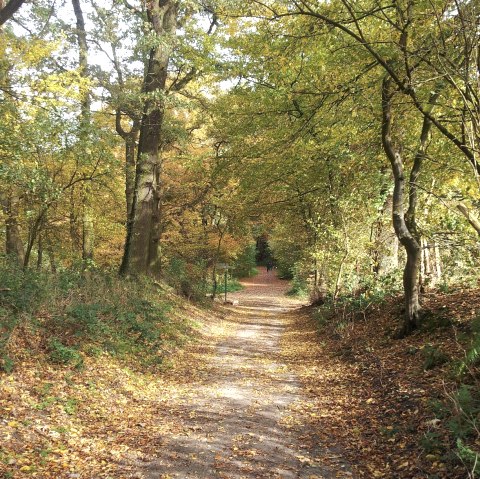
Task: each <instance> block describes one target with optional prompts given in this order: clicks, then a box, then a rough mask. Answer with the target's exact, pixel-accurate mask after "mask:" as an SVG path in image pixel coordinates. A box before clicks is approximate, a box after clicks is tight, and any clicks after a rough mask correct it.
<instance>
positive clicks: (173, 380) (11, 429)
mask: <svg viewBox="0 0 480 479" xmlns="http://www.w3.org/2000/svg"><path fill="white" fill-rule="evenodd" d="M243 285H244V289H243V290H242V291H239V292H236V293H232V294H230V295H229V299H232V300H234V301H235V302H237V301H238V304H237V303H236V304H235V305H232V306H219V307H217V306H215V307H214V308H213V309H211V310H205V309H199V308H195V307H194V306H192V305H188V303H179V304H178V308H177V310H178V314H179V315H180V316H181V317H182V318H183V317H185V318H186V317H189V316H191V317H194V318H195V320H196V321H197V322H198V325H197V327H196V328H197V329H196V330H195V333H194V334H195V335H196V336H197V339H196V340H195V341H192V342H189V343H187V344H185V345H183V346H182V347H181V348H179V349H178V350H175V351H172V353H171V357H172V364H171V365H169V367H168V368H167V367H166V368H165V370H164V371H161V372H160V373H159V372H158V371H157V372H149V371H148V370H141V369H140V370H138V369H135V368H133V367H129V365H125V364H124V363H122V362H121V361H118V360H116V359H115V358H114V357H111V356H109V355H107V354H103V355H101V356H99V357H89V356H85V358H84V364H83V366H82V369H81V370H75V369H74V368H72V367H60V366H58V365H51V364H49V363H48V362H46V361H45V360H44V359H43V357H42V355H41V352H38V351H37V349H38V348H37V347H36V346H35V344H34V340H35V336H34V335H33V336H32V333H31V332H28V331H22V330H21V329H20V330H19V332H18V333H17V336H18V338H17V340H18V342H19V350H21V351H26V353H23V357H22V358H21V361H20V362H19V364H18V367H17V368H16V370H15V371H14V372H13V373H12V374H10V375H3V376H2V377H0V478H2V479H3V478H5V479H7V478H28V477H36V478H42V479H43V478H61V479H94V478H105V479H110V478H111V479H123V478H125V479H126V478H138V479H141V478H143V479H173V478H184V479H187V478H191V479H195V478H197V479H254V478H256V479H294V478H298V479H333V478H339V479H342V478H358V479H360V478H366V479H371V478H373V479H375V478H395V479H414V478H415V479H420V478H430V479H452V478H465V477H467V473H466V470H465V468H463V467H461V465H459V463H458V461H456V462H454V461H452V462H449V461H448V460H445V457H446V451H445V450H444V449H442V448H444V446H445V444H446V443H447V444H448V437H447V435H448V434H447V432H446V431H445V429H444V428H442V427H441V424H440V423H441V421H440V419H438V418H437V416H436V415H435V414H434V413H433V412H432V411H433V409H432V401H434V400H438V401H440V400H442V398H445V397H448V395H449V393H451V392H452V391H453V388H454V386H455V385H454V381H453V380H452V379H451V378H449V375H448V367H449V366H448V362H447V361H443V360H441V361H437V362H438V364H436V363H435V364H433V365H432V367H431V368H430V367H429V368H428V369H427V370H425V369H426V368H425V367H424V366H425V358H426V357H425V345H426V344H427V345H430V346H431V348H433V351H438V350H439V349H436V348H440V349H441V350H442V352H443V354H444V356H442V357H441V358H440V359H442V358H444V357H447V356H448V357H449V358H453V357H459V355H461V354H462V353H464V351H463V350H462V348H461V347H460V345H459V343H458V342H457V341H456V338H455V335H454V334H452V329H451V328H450V326H447V327H445V328H443V329H442V328H440V329H434V330H432V331H421V332H418V333H415V334H414V335H412V336H410V337H409V338H406V339H403V340H392V339H391V336H392V335H391V332H392V327H393V326H394V320H393V319H392V318H395V317H398V316H399V308H400V306H399V304H398V301H397V300H395V299H392V300H391V301H390V302H387V303H385V304H383V305H381V306H378V307H371V308H370V309H369V311H368V312H367V313H366V314H365V315H363V317H362V318H358V317H356V316H353V317H352V318H349V319H348V320H343V319H345V318H343V319H342V315H341V314H340V315H338V314H337V317H332V318H328V321H327V322H325V321H323V323H324V326H322V321H321V320H320V319H319V317H318V311H317V310H316V309H314V308H311V307H306V306H302V301H301V300H298V299H296V298H292V297H288V296H286V295H285V293H286V291H287V289H288V287H289V284H288V282H286V281H281V280H279V279H277V278H276V277H275V275H274V273H272V272H270V273H267V272H266V270H265V269H263V268H262V269H260V274H259V275H258V276H256V277H254V278H251V279H249V280H246V281H244V282H243ZM477 302H478V301H477V294H476V293H475V292H470V293H469V292H468V291H461V292H458V293H457V294H452V295H450V296H445V295H441V296H435V295H432V297H431V298H430V299H428V298H427V304H428V308H429V309H430V310H432V311H437V312H438V311H440V312H441V313H442V314H443V315H444V316H445V315H450V316H451V317H454V316H455V315H457V316H461V317H463V318H466V317H467V316H468V318H470V319H471V318H472V317H474V316H475V315H476V314H477V312H478V310H477V309H475V305H476V304H477ZM445 304H448V305H449V306H448V307H446V306H445ZM315 315H317V317H315ZM437 317H439V314H437ZM468 318H467V319H468ZM325 324H326V325H325ZM448 324H450V323H448ZM431 350H432V349H428V351H431ZM427 359H428V357H427ZM437 359H438V358H437ZM452 394H453V393H452ZM450 397H453V396H452V395H451V394H450Z"/></svg>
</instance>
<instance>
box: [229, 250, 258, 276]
mask: <svg viewBox="0 0 480 479" xmlns="http://www.w3.org/2000/svg"><path fill="white" fill-rule="evenodd" d="M255 257H256V249H255V244H250V245H248V246H247V247H246V248H245V249H244V250H243V252H242V253H241V254H240V255H239V256H238V258H237V259H236V260H235V262H234V264H233V267H232V273H233V276H235V277H236V278H250V277H251V276H255V275H256V274H258V270H257V268H256V267H255V266H256V264H257V263H256V259H255Z"/></svg>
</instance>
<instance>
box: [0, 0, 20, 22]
mask: <svg viewBox="0 0 480 479" xmlns="http://www.w3.org/2000/svg"><path fill="white" fill-rule="evenodd" d="M24 3H25V0H10V1H9V2H8V3H7V4H6V5H5V1H4V0H0V26H2V25H3V24H4V23H5V22H6V21H7V20H9V19H10V18H11V17H12V16H13V14H14V13H15V12H16V11H17V10H18V9H19V8H20V7H21V6H22V5H23V4H24Z"/></svg>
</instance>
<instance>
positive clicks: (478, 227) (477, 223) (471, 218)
mask: <svg viewBox="0 0 480 479" xmlns="http://www.w3.org/2000/svg"><path fill="white" fill-rule="evenodd" d="M457 209H458V210H459V211H460V213H462V215H463V216H465V218H467V221H468V222H469V223H470V226H471V227H472V228H473V229H474V230H475V231H476V232H477V234H478V235H480V220H479V219H478V218H477V217H476V216H475V214H474V213H472V212H471V211H470V210H469V209H468V208H467V207H466V206H465V205H464V204H463V203H459V204H458V205H457Z"/></svg>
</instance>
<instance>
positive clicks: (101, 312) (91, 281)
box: [0, 262, 197, 372]
mask: <svg viewBox="0 0 480 479" xmlns="http://www.w3.org/2000/svg"><path fill="white" fill-rule="evenodd" d="M0 272H1V274H2V275H3V276H2V280H3V283H2V285H3V284H6V285H8V289H6V291H5V293H7V295H3V296H2V295H0V370H3V371H5V372H10V371H11V370H12V368H13V361H14V360H15V354H16V353H15V351H12V350H10V349H9V337H10V336H11V333H12V331H13V330H14V329H15V327H16V324H17V323H18V321H19V320H21V321H22V322H26V324H28V326H29V328H28V329H29V330H33V331H34V334H36V335H38V337H43V338H44V344H46V350H47V355H46V358H48V360H50V361H51V362H53V363H55V364H64V365H67V364H68V365H72V364H73V365H74V366H76V367H79V366H81V364H82V354H91V355H99V354H102V353H105V352H107V353H109V354H112V355H115V356H117V357H120V358H124V359H126V360H128V361H129V362H130V363H131V364H142V365H151V364H157V363H159V362H160V361H162V360H163V356H164V354H165V353H164V351H168V350H171V347H172V346H175V345H176V344H180V343H182V342H184V341H185V339H186V338H187V337H188V333H189V331H190V329H191V324H190V323H188V322H186V321H185V322H184V321H181V320H175V321H171V320H170V319H169V317H168V315H167V313H168V311H169V309H170V307H171V306H170V304H169V303H168V302H167V301H166V300H165V295H164V294H162V292H161V290H159V284H158V283H155V282H153V281H152V280H151V279H148V278H135V279H125V278H119V277H118V276H117V275H116V273H106V272H103V273H102V272H99V271H91V272H89V274H88V275H85V276H82V274H81V272H78V271H75V270H71V271H62V272H60V273H58V274H56V275H52V274H45V273H38V272H36V271H35V272H33V271H29V270H26V271H22V270H21V269H19V268H17V267H13V266H12V267H10V265H6V263H5V262H3V263H1V262H0ZM194 273H195V274H196V272H194ZM188 274H189V271H188V268H186V269H185V277H183V278H180V280H181V281H180V282H179V283H178V284H179V286H181V287H183V288H185V283H184V282H185V281H188V280H189V276H188ZM195 274H194V278H197V277H196V276H195ZM193 284H194V286H192V287H193V288H195V287H196V286H195V284H196V283H195V282H193ZM160 287H161V285H160ZM47 293H48V294H47ZM40 310H41V311H42V312H43V313H47V314H42V315H41V317H39V316H38V315H37V312H38V311H40ZM51 338H53V339H51Z"/></svg>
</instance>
